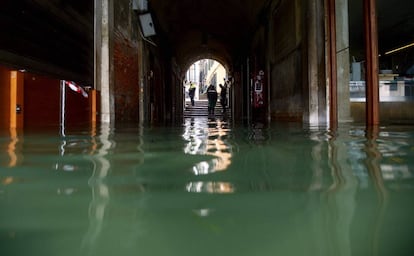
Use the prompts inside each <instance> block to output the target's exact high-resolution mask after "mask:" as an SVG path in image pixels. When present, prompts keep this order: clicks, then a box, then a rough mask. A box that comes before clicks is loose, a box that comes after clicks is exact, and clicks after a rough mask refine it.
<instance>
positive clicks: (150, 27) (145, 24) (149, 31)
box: [139, 13, 156, 37]
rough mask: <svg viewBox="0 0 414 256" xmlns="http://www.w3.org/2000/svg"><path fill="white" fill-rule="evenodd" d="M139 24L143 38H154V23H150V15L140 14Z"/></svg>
mask: <svg viewBox="0 0 414 256" xmlns="http://www.w3.org/2000/svg"><path fill="white" fill-rule="evenodd" d="M139 22H140V23H141V29H142V34H144V36H145V37H149V36H154V35H155V34H156V33H155V28H154V22H153V21H152V17H151V14H150V13H144V14H140V15H139Z"/></svg>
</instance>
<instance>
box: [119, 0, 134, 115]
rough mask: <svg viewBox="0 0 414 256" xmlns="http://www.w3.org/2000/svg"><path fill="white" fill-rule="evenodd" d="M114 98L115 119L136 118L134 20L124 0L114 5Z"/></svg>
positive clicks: (126, 1)
mask: <svg viewBox="0 0 414 256" xmlns="http://www.w3.org/2000/svg"><path fill="white" fill-rule="evenodd" d="M114 13H115V15H114V44H113V47H114V48H113V54H114V99H115V118H116V121H117V122H131V121H132V122H137V121H138V117H139V79H138V34H137V29H138V27H137V26H138V25H139V23H138V20H137V15H136V14H135V13H134V12H133V10H132V9H131V6H130V4H129V1H128V0H120V1H118V2H117V4H116V5H115V6H114Z"/></svg>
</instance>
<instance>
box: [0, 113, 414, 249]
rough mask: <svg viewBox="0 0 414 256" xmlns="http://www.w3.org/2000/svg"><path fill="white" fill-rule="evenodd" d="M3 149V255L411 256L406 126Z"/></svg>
mask: <svg viewBox="0 0 414 256" xmlns="http://www.w3.org/2000/svg"><path fill="white" fill-rule="evenodd" d="M183 129H184V131H183ZM0 149H1V152H0V159H1V169H0V208H1V209H2V211H1V212H0V243H1V244H2V246H3V247H4V249H3V250H4V251H5V252H6V254H7V255H25V254H28V252H30V254H31V255H56V256H63V255H67V254H69V253H68V252H70V254H75V255H101V256H105V255H114V254H115V255H134V254H136V253H140V254H143V255H154V256H156V255H181V256H183V255H195V254H196V255H211V254H217V255H221V254H229V255H235V254H237V255H279V254H280V255H288V256H289V255H292V256H293V255H303V254H304V252H306V253H305V254H306V255H315V256H316V255H317V256H323V255H327V256H328V255H329V256H330V255H410V253H409V252H410V251H409V250H407V248H410V246H411V237H412V236H413V235H414V231H413V230H414V221H413V220H412V215H413V214H414V206H412V203H411V201H412V192H413V189H414V176H413V172H414V160H413V159H414V133H413V132H412V130H410V129H409V128H408V127H407V128H395V127H394V128H393V129H390V128H381V129H378V130H373V131H370V130H366V129H365V127H362V128H361V127H357V126H354V127H343V128H340V129H337V130H331V131H329V130H326V128H324V127H302V126H300V125H293V124H291V125H281V124H277V125H268V126H267V125H262V124H254V125H253V126H251V127H234V126H232V127H230V126H229V124H228V123H227V122H225V121H223V120H220V119H217V120H208V119H202V118H201V119H197V118H195V119H188V120H185V123H184V126H183V127H182V126H180V127H164V128H158V127H155V128H154V127H133V128H124V129H120V128H117V129H115V128H114V127H110V126H102V127H99V130H92V131H90V130H82V131H78V132H66V133H65V134H64V135H55V134H51V133H25V134H18V133H16V134H9V133H8V134H7V136H1V138H0ZM240 244H243V245H246V246H245V247H246V248H241V247H240ZM23 245H25V246H29V248H27V247H25V246H23ZM161 245H162V246H161ZM258 252H259V253H258Z"/></svg>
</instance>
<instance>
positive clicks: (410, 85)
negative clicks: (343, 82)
mask: <svg viewBox="0 0 414 256" xmlns="http://www.w3.org/2000/svg"><path fill="white" fill-rule="evenodd" d="M349 92H350V100H351V101H365V81H350V82H349ZM379 94H380V101H381V102H393V101H414V80H401V81H398V80H390V81H385V80H381V81H380V84H379Z"/></svg>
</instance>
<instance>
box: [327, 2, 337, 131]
mask: <svg viewBox="0 0 414 256" xmlns="http://www.w3.org/2000/svg"><path fill="white" fill-rule="evenodd" d="M335 1H336V0H327V1H326V4H327V11H328V79H329V124H330V127H331V128H336V127H337V126H338V85H337V84H338V82H337V59H336V12H335V7H336V6H335Z"/></svg>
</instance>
